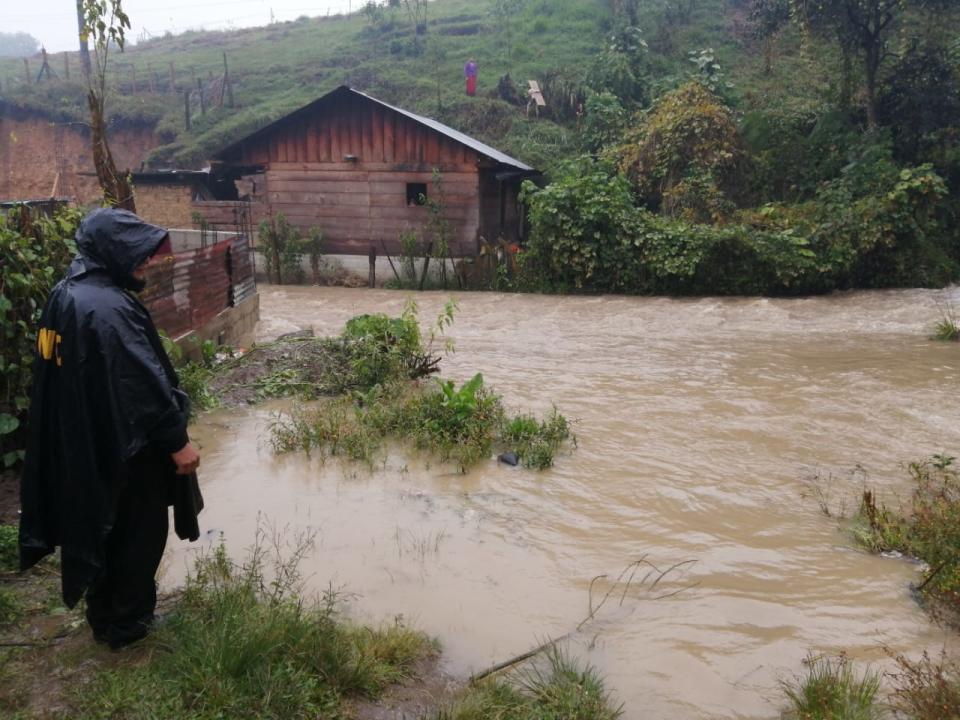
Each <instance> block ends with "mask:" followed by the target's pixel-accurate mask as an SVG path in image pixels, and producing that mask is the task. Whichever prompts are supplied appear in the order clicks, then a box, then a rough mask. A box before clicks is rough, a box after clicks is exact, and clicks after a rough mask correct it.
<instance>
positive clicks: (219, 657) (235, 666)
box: [71, 533, 435, 720]
mask: <svg viewBox="0 0 960 720" xmlns="http://www.w3.org/2000/svg"><path fill="white" fill-rule="evenodd" d="M264 540H265V538H264V537H263V534H262V533H261V534H260V536H259V540H258V543H257V544H256V545H255V547H254V548H253V550H252V551H251V552H250V554H249V556H248V558H247V560H246V561H245V562H244V563H243V564H242V565H238V564H236V563H234V562H232V561H231V560H230V559H229V558H228V557H227V554H226V550H225V548H224V546H223V545H222V544H221V545H220V546H219V547H218V548H217V549H216V550H215V551H214V552H213V553H212V554H210V555H207V556H205V557H202V558H200V559H199V560H198V561H197V563H196V565H195V567H194V570H193V572H192V573H191V575H190V577H189V578H188V580H187V584H186V587H185V589H184V591H183V594H182V595H181V596H180V597H179V598H178V600H177V601H176V604H175V606H174V608H173V610H172V611H171V612H170V614H169V615H167V616H166V617H165V618H164V621H163V623H162V624H161V625H160V627H158V628H157V629H156V631H155V632H154V634H153V635H151V636H150V637H149V638H148V639H147V640H146V641H144V642H145V643H146V644H147V645H148V646H149V648H150V652H149V653H148V654H147V656H146V660H145V662H142V663H125V664H120V665H119V666H117V667H116V668H115V669H104V670H101V671H100V672H99V673H98V674H97V675H95V676H94V678H93V679H92V680H91V681H90V682H89V683H85V684H83V686H82V687H79V688H77V690H76V693H75V695H74V709H73V712H72V714H71V717H76V718H102V717H112V718H131V719H132V718H144V717H191V718H197V720H214V719H215V718H216V719H219V718H227V717H229V718H238V719H239V718H251V719H253V718H292V719H296V718H304V719H306V718H316V717H339V708H340V705H341V702H342V700H343V698H344V697H348V696H349V697H369V698H374V697H377V696H378V695H379V694H380V693H381V692H383V690H384V689H385V688H386V687H387V686H388V685H390V684H392V683H396V682H399V681H402V680H404V679H405V678H407V677H409V676H410V672H411V667H412V665H413V663H414V661H415V660H417V659H418V658H420V657H424V656H426V655H429V654H430V653H432V652H434V651H435V648H434V646H433V644H432V642H431V641H430V640H428V639H427V638H426V637H425V636H424V635H423V634H421V633H419V632H415V631H413V630H411V629H409V628H407V627H404V626H403V625H401V624H399V623H398V624H395V625H392V626H390V627H385V628H382V629H371V628H367V627H359V626H354V625H351V624H349V623H347V622H346V621H344V620H343V619H342V618H340V617H339V614H338V602H337V598H336V596H335V594H334V593H327V594H326V595H325V596H324V597H323V599H322V601H320V602H318V603H316V604H313V605H311V604H308V603H307V602H306V601H305V600H304V598H303V597H302V587H301V581H300V575H299V570H298V564H299V562H300V560H301V558H302V557H303V554H304V553H305V552H306V551H307V550H308V549H309V547H310V544H309V542H308V541H306V540H300V541H299V542H297V543H296V544H295V546H294V547H293V548H292V549H291V550H290V552H289V553H287V554H284V553H281V552H280V550H275V556H274V557H273V562H272V567H268V565H269V564H270V563H268V560H269V559H270V558H269V557H268V555H269V554H268V551H267V548H266V545H265V544H264ZM274 547H275V548H276V547H279V545H278V544H277V543H276V541H274Z"/></svg>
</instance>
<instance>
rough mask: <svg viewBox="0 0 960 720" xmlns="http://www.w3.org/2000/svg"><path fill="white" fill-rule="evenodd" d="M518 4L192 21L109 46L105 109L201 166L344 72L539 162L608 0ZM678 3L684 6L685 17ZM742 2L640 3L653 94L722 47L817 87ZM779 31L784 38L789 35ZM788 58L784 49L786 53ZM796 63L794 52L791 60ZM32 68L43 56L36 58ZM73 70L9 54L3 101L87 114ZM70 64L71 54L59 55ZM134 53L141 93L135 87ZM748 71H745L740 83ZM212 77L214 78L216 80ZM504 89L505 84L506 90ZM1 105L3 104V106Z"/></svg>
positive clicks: (775, 81) (754, 67)
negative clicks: (420, 18)
mask: <svg viewBox="0 0 960 720" xmlns="http://www.w3.org/2000/svg"><path fill="white" fill-rule="evenodd" d="M521 5H522V7H521V9H520V10H519V11H517V12H516V13H515V14H514V15H513V16H511V17H507V18H503V17H498V16H497V15H496V14H495V12H494V6H495V3H494V2H493V0H479V1H478V0H473V1H470V0H435V2H432V3H431V4H430V6H429V17H428V25H427V29H426V32H425V33H423V34H422V35H420V36H417V35H415V33H414V31H413V26H412V24H411V22H410V20H409V18H408V17H407V16H406V14H405V13H404V12H403V11H402V10H398V11H396V12H395V13H394V14H391V13H390V11H389V10H385V11H384V13H383V15H382V16H381V17H380V18H379V21H378V22H374V21H373V19H372V18H371V17H369V16H368V15H366V14H363V13H359V12H358V13H354V14H353V15H349V16H331V17H318V18H308V17H302V18H300V19H298V20H297V21H294V22H286V23H278V24H275V25H270V26H267V27H261V28H253V29H246V30H239V31H231V32H210V33H202V32H188V33H185V34H182V35H178V36H167V37H164V38H157V39H153V40H150V41H148V42H145V43H140V44H138V45H131V46H128V47H127V50H126V52H124V53H123V54H119V53H117V54H114V55H113V56H112V62H113V69H112V70H111V72H110V83H111V84H114V85H115V86H116V87H118V89H119V92H118V93H117V94H116V95H115V96H114V97H113V98H111V101H110V103H109V106H108V110H109V111H110V112H111V113H112V115H113V116H114V120H113V121H114V122H146V123H151V124H152V123H156V124H157V129H158V131H159V132H160V138H161V141H162V142H163V146H162V147H160V148H159V149H158V150H157V151H155V152H154V153H153V155H152V157H151V161H152V163H153V164H155V165H169V164H176V165H180V166H187V165H198V164H201V163H202V162H203V161H204V160H205V159H206V158H207V157H209V155H210V154H211V153H212V152H214V151H216V150H217V149H219V148H221V147H223V146H225V145H227V144H229V143H230V142H232V141H234V140H236V139H238V138H240V137H242V136H244V135H245V134H247V133H249V132H251V131H252V130H254V129H256V128H258V127H261V126H262V125H264V124H266V123H267V122H270V121H272V120H274V119H276V118H278V117H280V116H282V115H284V114H286V113H287V112H289V111H291V110H293V109H295V108H297V107H299V106H301V105H304V104H306V103H308V102H310V101H311V100H313V99H315V98H317V97H319V96H320V95H322V94H324V93H326V92H328V91H329V90H331V89H333V88H334V87H336V86H338V85H340V84H348V85H351V86H352V87H355V88H357V89H359V90H362V91H365V92H368V93H370V94H372V95H374V96H376V97H379V98H381V99H383V100H386V101H387V102H391V103H394V104H397V105H400V106H403V107H405V108H408V109H411V110H413V111H415V112H419V113H422V114H426V115H429V116H431V117H435V118H438V119H440V120H442V121H444V122H446V123H448V124H450V125H452V126H454V127H456V128H458V129H461V130H463V131H464V132H467V133H469V134H472V135H475V136H477V137H479V138H481V139H483V140H486V141H487V142H490V143H492V144H495V145H497V146H498V147H501V148H502V149H504V150H505V151H506V152H509V153H512V154H514V155H516V156H518V157H520V158H521V159H524V160H526V161H528V162H530V163H533V164H535V165H537V166H539V167H548V166H549V165H550V164H551V163H552V162H553V161H554V160H556V159H557V158H558V157H561V156H564V155H567V154H570V153H572V152H574V151H575V150H576V145H577V139H576V136H575V134H576V133H575V130H576V112H575V111H576V105H577V103H578V101H579V99H580V95H579V92H580V88H581V87H582V85H583V82H584V80H585V78H586V76H587V74H588V72H589V71H590V68H591V66H592V65H593V63H595V62H596V58H597V56H598V53H599V52H600V51H601V50H602V49H603V47H604V45H605V43H606V41H607V36H608V33H609V31H610V28H611V24H612V9H611V2H610V0H528V1H527V2H526V3H522V4H521ZM676 8H683V9H684V11H685V12H687V13H688V14H687V15H686V16H685V17H684V16H681V17H680V18H679V19H678V18H677V17H676V14H677V12H678V11H677V10H676ZM745 22H746V18H745V14H744V13H739V14H738V11H736V10H735V9H734V10H733V11H731V10H730V8H729V5H727V4H725V3H722V2H720V1H719V0H701V2H699V3H696V4H692V3H689V2H684V3H682V4H679V3H677V2H674V1H673V0H659V1H658V2H653V3H648V4H645V5H644V9H643V17H642V27H641V29H642V31H643V33H644V37H645V38H646V40H647V42H648V44H649V52H648V61H649V64H650V66H651V70H652V72H651V76H652V77H654V78H655V80H654V82H653V85H652V87H651V88H650V92H649V95H651V96H655V95H658V94H660V93H662V92H663V91H666V90H669V89H671V88H673V87H675V86H676V85H677V84H678V83H679V82H681V81H682V80H684V79H685V78H686V76H687V75H688V74H689V72H690V70H691V65H690V63H689V60H688V57H687V53H688V51H690V50H697V49H700V48H706V47H714V48H715V49H716V51H717V54H718V57H719V59H720V61H721V63H723V64H724V67H725V68H727V67H729V71H728V75H729V76H730V77H731V79H733V80H734V81H735V82H736V83H737V88H738V89H737V90H736V91H735V92H740V93H742V92H743V88H747V87H749V88H751V90H750V92H752V93H755V94H756V93H760V94H761V95H763V97H764V99H765V101H769V97H768V96H769V94H770V93H771V92H776V93H782V94H783V95H784V96H785V97H786V96H789V97H796V96H797V95H798V93H797V92H796V86H797V85H802V87H803V93H805V94H806V95H809V93H810V90H811V87H813V88H814V89H815V85H816V83H813V84H811V83H810V82H809V81H810V79H811V74H810V73H809V72H802V71H800V72H798V71H797V70H796V68H795V67H790V66H789V65H788V64H787V61H784V62H783V63H781V64H779V65H778V67H777V68H776V72H775V73H774V75H772V76H762V75H761V74H760V62H759V60H758V58H757V57H756V53H755V52H754V50H755V48H753V47H752V46H751V44H750V41H749V38H748V37H747V34H746V33H745V32H744V31H743V30H742V26H743V25H744V24H745ZM784 43H789V39H787V40H785V41H784ZM224 52H225V53H226V54H227V59H228V61H229V65H230V72H231V78H232V81H233V91H234V98H235V108H233V109H230V108H226V107H224V108H213V109H208V112H207V114H206V116H205V117H200V112H199V106H198V104H197V100H196V97H194V100H193V108H192V114H193V126H192V129H191V130H190V131H189V132H188V131H186V130H185V127H184V103H183V95H182V93H183V91H184V90H186V89H187V88H194V87H195V85H196V84H195V77H199V78H201V79H205V80H208V79H209V78H210V77H211V75H213V76H219V75H220V73H221V72H222V68H223V53H224ZM784 55H785V56H786V53H785V54H784ZM469 57H474V58H476V60H477V62H478V64H479V66H480V83H479V90H478V95H477V97H475V98H467V97H466V96H465V94H464V92H463V78H462V67H463V63H464V62H465V60H466V59H467V58H469ZM171 62H173V63H174V64H175V68H176V75H177V89H178V93H179V94H178V95H177V96H171V95H166V94H150V93H149V83H150V76H151V75H153V76H154V79H155V84H156V87H157V88H158V89H161V90H163V91H165V90H166V87H167V84H168V82H169V77H170V71H169V64H170V63H171ZM793 62H794V64H795V62H796V61H793ZM31 63H32V64H31V67H32V70H33V72H34V73H36V72H37V70H39V66H40V61H39V59H34V60H32V61H31ZM70 64H71V67H72V69H73V72H72V77H73V81H72V82H66V81H63V80H53V81H43V82H41V83H39V84H33V85H27V84H26V82H25V79H24V75H25V73H24V67H23V64H22V62H21V61H19V60H4V61H0V84H2V93H0V103H3V104H5V105H6V106H7V107H8V108H10V107H14V108H15V107H20V108H29V109H35V110H36V109H39V110H41V111H42V112H44V113H46V114H48V115H51V116H53V117H58V118H62V119H70V120H83V119H84V117H85V112H86V111H85V107H86V106H85V103H84V102H83V95H82V87H81V85H80V84H79V83H78V82H76V78H77V75H78V68H79V58H78V56H77V55H76V54H75V53H74V54H71V57H70ZM51 65H52V67H53V69H54V70H55V71H57V72H59V73H60V74H61V75H63V57H62V54H58V55H57V56H53V57H52V58H51ZM131 65H133V66H135V68H136V70H135V72H136V78H137V86H138V94H137V95H136V96H133V95H132V87H131V76H132V72H131ZM508 73H509V75H510V77H511V78H512V79H513V81H514V86H515V91H516V99H515V100H514V102H513V103H511V102H508V101H506V100H504V99H503V98H502V94H501V93H498V91H497V83H498V80H499V78H500V77H501V76H503V75H505V74H508ZM531 78H536V79H537V80H539V81H540V83H541V84H542V85H543V86H544V89H545V93H546V95H547V99H548V102H549V103H550V108H549V112H548V116H547V117H544V118H541V119H539V120H536V119H533V120H531V119H528V118H527V115H526V109H525V100H526V98H525V96H524V92H525V88H526V81H527V80H528V79H531ZM744 81H745V82H744ZM212 87H213V85H212V84H211V83H209V82H208V88H210V89H212ZM505 94H506V95H509V93H505ZM0 111H2V108H0Z"/></svg>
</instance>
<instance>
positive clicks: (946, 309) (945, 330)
mask: <svg viewBox="0 0 960 720" xmlns="http://www.w3.org/2000/svg"><path fill="white" fill-rule="evenodd" d="M930 339H931V340H940V341H943V342H958V341H960V323H958V321H957V314H956V312H955V311H954V309H953V306H952V305H950V304H945V305H942V306H941V307H940V319H939V320H937V321H936V322H935V323H934V324H933V334H932V335H931V336H930Z"/></svg>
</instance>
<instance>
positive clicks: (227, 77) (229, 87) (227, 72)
mask: <svg viewBox="0 0 960 720" xmlns="http://www.w3.org/2000/svg"><path fill="white" fill-rule="evenodd" d="M223 84H224V85H226V86H227V107H229V108H232V107H233V84H232V83H231V82H230V70H229V68H228V67H227V51H226V50H224V51H223Z"/></svg>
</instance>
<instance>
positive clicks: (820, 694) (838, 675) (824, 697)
mask: <svg viewBox="0 0 960 720" xmlns="http://www.w3.org/2000/svg"><path fill="white" fill-rule="evenodd" d="M805 664H806V666H807V674H806V676H804V677H797V678H794V679H793V680H792V681H784V682H783V683H782V687H783V691H784V693H785V694H786V696H787V699H788V700H789V702H790V708H789V709H788V710H787V711H785V712H784V713H783V715H782V717H783V718H784V720H879V718H881V717H883V713H882V710H881V708H880V705H879V703H878V701H877V693H878V692H879V690H880V674H879V673H873V672H870V671H869V670H867V671H866V672H865V673H864V675H863V677H860V678H858V677H857V675H856V673H855V672H854V669H853V664H852V663H851V661H850V660H849V658H846V657H844V656H840V657H839V658H830V657H826V656H819V657H809V658H807V660H806V661H805Z"/></svg>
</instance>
